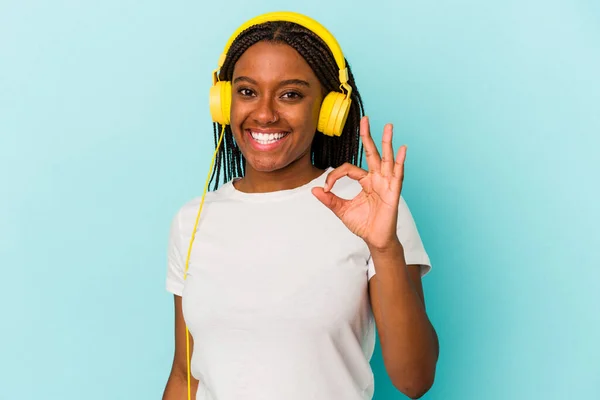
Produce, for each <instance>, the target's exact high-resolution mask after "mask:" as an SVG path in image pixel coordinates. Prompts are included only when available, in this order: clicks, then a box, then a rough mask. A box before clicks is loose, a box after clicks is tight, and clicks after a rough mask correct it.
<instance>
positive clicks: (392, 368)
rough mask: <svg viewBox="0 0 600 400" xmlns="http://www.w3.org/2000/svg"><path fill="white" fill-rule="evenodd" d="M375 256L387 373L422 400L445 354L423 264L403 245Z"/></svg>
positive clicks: (373, 282)
mask: <svg viewBox="0 0 600 400" xmlns="http://www.w3.org/2000/svg"><path fill="white" fill-rule="evenodd" d="M371 254H372V257H373V262H374V264H375V266H376V268H377V273H376V274H375V275H374V276H373V277H372V278H371V279H370V281H369V293H370V298H371V307H372V309H373V315H374V317H375V322H376V325H377V331H378V335H379V341H380V344H381V350H382V355H383V360H384V364H385V367H386V371H387V373H388V375H389V376H390V379H391V381H392V383H393V385H394V386H395V387H396V388H397V389H398V390H400V391H401V392H402V393H404V394H405V395H407V396H408V397H410V398H413V399H417V398H420V397H421V396H423V395H424V394H425V393H426V392H427V391H428V390H429V389H430V388H431V386H432V385H433V381H434V376H435V368H436V363H437V359H438V354H439V343H438V337H437V334H436V332H435V329H434V328H433V326H432V325H431V323H430V321H429V318H428V317H427V313H426V312H425V301H424V295H423V287H422V284H421V274H420V268H419V267H418V266H413V265H410V266H407V265H406V263H405V259H404V251H403V248H402V245H401V244H400V243H396V244H395V245H394V246H391V247H389V248H388V249H386V250H374V251H373V252H372V253H371Z"/></svg>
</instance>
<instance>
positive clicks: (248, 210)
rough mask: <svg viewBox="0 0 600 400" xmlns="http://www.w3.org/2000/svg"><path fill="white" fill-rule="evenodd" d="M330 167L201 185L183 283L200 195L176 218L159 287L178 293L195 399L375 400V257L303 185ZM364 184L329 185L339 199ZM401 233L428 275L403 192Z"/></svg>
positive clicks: (412, 259) (413, 260)
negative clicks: (295, 177)
mask: <svg viewBox="0 0 600 400" xmlns="http://www.w3.org/2000/svg"><path fill="white" fill-rule="evenodd" d="M331 170H332V168H330V169H328V171H326V173H324V174H323V175H321V176H320V177H318V178H316V179H314V180H313V181H312V182H310V183H308V184H306V185H304V186H301V187H298V188H295V189H291V190H283V191H277V192H270V193H252V194H249V193H243V192H241V191H238V190H237V189H236V188H235V187H234V186H233V184H232V182H229V183H227V184H225V185H223V186H221V187H220V188H219V189H218V190H216V191H213V192H208V193H207V194H206V198H205V202H204V206H203V209H202V214H201V216H200V222H199V225H198V231H197V233H196V238H195V241H194V245H193V248H192V253H191V258H190V262H189V268H188V274H187V278H186V280H185V281H184V279H183V274H184V269H185V260H186V256H187V251H188V246H189V242H190V237H191V234H192V229H193V227H194V223H195V219H196V215H197V211H198V206H199V204H200V198H196V199H194V200H192V201H190V202H189V203H187V204H185V205H184V206H183V207H182V208H181V209H180V210H179V211H178V213H177V214H176V216H175V218H174V219H173V223H172V226H171V232H170V238H169V247H168V269H167V280H166V288H167V290H168V291H169V292H171V293H173V294H175V295H179V296H182V298H183V313H184V318H185V321H186V324H187V325H188V328H189V330H190V334H191V335H192V337H193V338H194V352H193V355H192V361H191V365H192V375H193V376H194V377H195V378H196V379H198V380H199V387H198V391H197V394H196V399H197V400H240V399H244V400H283V399H285V400H309V399H311V400H333V399H335V400H338V399H344V400H366V399H371V398H372V396H373V392H374V383H373V373H372V370H371V367H370V359H371V356H372V354H373V349H374V346H375V324H374V318H373V314H372V311H371V307H370V301H369V296H368V279H370V278H371V277H372V276H373V275H374V274H375V269H376V266H374V265H373V263H372V262H371V259H370V255H369V251H368V247H367V246H366V244H365V242H364V240H362V239H361V238H360V237H358V236H356V235H354V234H353V233H352V232H351V231H350V230H348V228H346V226H345V225H344V224H343V223H342V222H341V221H340V220H339V219H338V217H336V216H335V215H334V214H333V213H332V212H331V211H330V210H329V209H328V208H326V207H325V206H324V205H323V204H322V203H320V202H319V200H317V199H316V198H315V197H314V195H313V194H312V193H311V188H312V187H315V186H323V183H324V181H325V177H326V175H327V173H328V172H330V171H331ZM360 190H361V187H360V185H359V184H358V182H356V181H354V180H352V179H350V178H342V179H340V180H338V181H337V182H336V183H335V186H334V187H333V189H332V191H333V192H334V193H335V194H337V195H338V196H340V197H343V198H346V199H349V198H353V197H354V196H355V195H356V194H358V193H359V192H360ZM398 237H399V239H400V241H401V243H402V244H403V247H404V251H405V258H406V262H407V264H421V265H423V269H422V275H425V274H426V273H427V272H428V271H429V270H430V268H431V267H430V263H429V258H428V255H427V253H426V252H425V250H424V248H423V244H422V242H421V239H420V237H419V234H418V232H417V229H416V226H415V223H414V221H413V218H412V216H411V214H410V211H409V209H408V207H407V205H406V203H405V201H404V199H403V198H401V201H400V206H399V216H398Z"/></svg>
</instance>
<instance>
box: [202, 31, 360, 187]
mask: <svg viewBox="0 0 600 400" xmlns="http://www.w3.org/2000/svg"><path fill="white" fill-rule="evenodd" d="M260 41H268V42H274V43H285V44H287V45H289V46H291V47H292V48H294V49H295V50H296V51H297V52H298V53H299V54H300V55H301V56H302V57H303V58H304V59H305V60H306V62H307V63H308V65H309V66H310V67H311V68H312V70H313V71H314V73H315V75H316V76H317V78H318V79H319V81H320V82H321V85H323V87H324V88H325V90H326V92H330V91H338V90H339V89H338V88H339V85H340V83H339V78H338V66H337V64H336V62H335V58H334V57H333V54H332V53H331V51H330V50H329V47H328V46H327V45H326V44H325V42H323V40H322V39H321V38H320V37H319V36H318V35H316V34H314V33H313V32H312V31H310V30H308V29H306V28H304V27H302V26H300V25H297V24H295V23H292V22H284V21H274V22H266V23H263V24H260V25H254V26H252V27H250V28H248V29H246V30H245V31H243V32H241V33H240V35H238V37H237V38H236V39H235V40H234V41H233V43H232V44H231V47H230V48H229V52H228V53H227V55H226V58H225V62H224V63H223V66H222V68H221V71H220V73H219V79H220V80H226V81H231V79H232V77H233V70H234V67H235V64H236V62H237V61H238V60H239V58H240V57H241V56H242V54H244V52H245V51H246V50H247V49H248V48H249V47H250V46H252V45H254V44H256V43H258V42H260ZM346 65H347V67H348V84H349V85H350V86H351V87H352V95H351V98H352V105H351V106H350V110H349V112H348V119H347V121H346V124H345V125H344V129H343V131H342V134H341V136H339V137H330V136H326V135H323V134H318V133H317V134H316V135H315V138H314V140H313V143H312V146H311V159H312V162H313V164H314V165H315V166H316V167H317V168H321V169H325V168H328V167H334V168H335V167H338V166H340V165H342V164H344V163H346V162H349V163H351V164H354V165H359V166H361V165H362V158H363V146H362V143H361V140H360V119H361V117H362V116H363V115H364V107H363V102H362V98H361V96H360V93H359V92H358V89H357V87H356V83H355V81H354V76H353V74H352V70H351V69H350V65H349V63H348V61H347V60H346ZM222 128H223V127H222V125H220V124H218V123H214V124H213V130H214V134H215V147H216V143H217V140H218V134H220V132H221V130H222ZM215 163H216V168H215V169H214V170H213V173H212V176H211V179H210V182H211V183H213V184H214V185H213V190H216V189H217V188H218V186H219V178H220V177H222V182H223V183H226V182H228V181H230V180H231V179H233V178H234V177H241V176H244V173H245V159H244V156H243V154H242V152H241V151H240V149H239V147H238V146H237V144H236V143H235V139H234V137H233V133H232V131H231V127H230V126H229V125H227V126H226V127H225V137H224V138H223V144H222V146H221V147H220V149H219V151H218V153H217V158H216V160H215Z"/></svg>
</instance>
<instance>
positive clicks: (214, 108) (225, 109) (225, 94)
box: [209, 81, 231, 125]
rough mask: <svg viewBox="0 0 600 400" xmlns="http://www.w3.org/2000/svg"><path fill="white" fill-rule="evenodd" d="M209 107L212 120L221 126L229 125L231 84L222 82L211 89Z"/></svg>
mask: <svg viewBox="0 0 600 400" xmlns="http://www.w3.org/2000/svg"><path fill="white" fill-rule="evenodd" d="M209 106H210V114H211V116H212V120H213V121H214V122H217V123H219V124H221V125H229V116H230V113H231V82H229V81H220V82H217V83H215V84H214V85H213V86H212V87H211V88H210V93H209Z"/></svg>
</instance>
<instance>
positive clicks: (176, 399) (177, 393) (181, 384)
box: [162, 373, 198, 400]
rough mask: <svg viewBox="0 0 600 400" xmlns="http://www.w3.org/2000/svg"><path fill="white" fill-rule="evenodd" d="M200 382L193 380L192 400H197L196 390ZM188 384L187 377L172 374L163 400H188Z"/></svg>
mask: <svg viewBox="0 0 600 400" xmlns="http://www.w3.org/2000/svg"><path fill="white" fill-rule="evenodd" d="M197 389H198V381H196V380H195V379H192V382H191V400H196V390H197ZM187 393H188V384H187V378H186V376H185V375H182V374H177V373H172V374H171V375H170V376H169V380H168V381H167V385H166V387H165V390H164V393H163V397H162V400H188V395H187Z"/></svg>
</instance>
